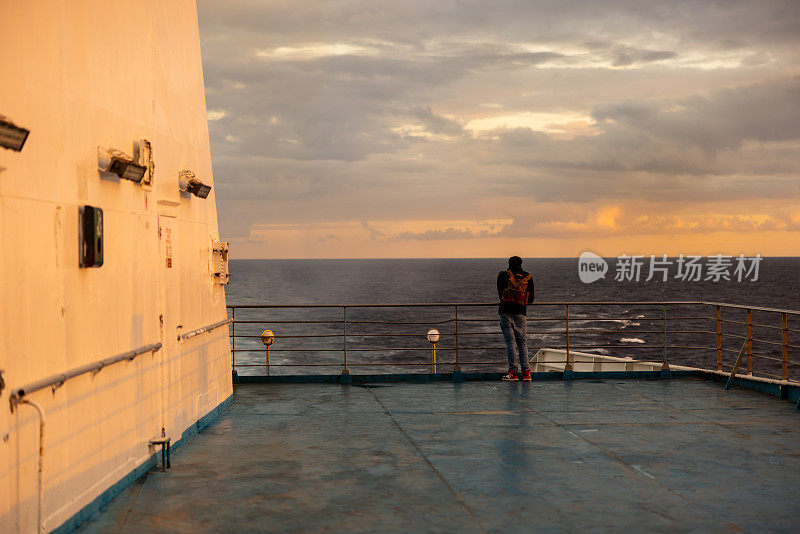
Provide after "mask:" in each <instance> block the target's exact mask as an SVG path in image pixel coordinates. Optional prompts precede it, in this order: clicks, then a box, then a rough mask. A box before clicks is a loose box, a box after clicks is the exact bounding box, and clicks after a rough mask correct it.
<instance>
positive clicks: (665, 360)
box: [661, 304, 669, 371]
mask: <svg viewBox="0 0 800 534" xmlns="http://www.w3.org/2000/svg"><path fill="white" fill-rule="evenodd" d="M661 369H662V370H663V371H669V364H668V363H667V305H666V304H664V363H662V364H661Z"/></svg>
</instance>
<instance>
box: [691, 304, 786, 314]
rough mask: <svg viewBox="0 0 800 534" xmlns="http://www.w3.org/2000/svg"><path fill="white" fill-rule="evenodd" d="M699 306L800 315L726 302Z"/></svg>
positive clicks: (778, 309)
mask: <svg viewBox="0 0 800 534" xmlns="http://www.w3.org/2000/svg"><path fill="white" fill-rule="evenodd" d="M698 304H705V305H707V306H720V307H722V308H737V309H740V310H752V311H763V312H772V313H788V314H789V315H800V311H798V310H784V309H781V308H765V307H763V306H744V305H742V304H727V303H724V302H699V303H698Z"/></svg>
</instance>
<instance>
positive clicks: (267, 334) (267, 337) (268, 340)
mask: <svg viewBox="0 0 800 534" xmlns="http://www.w3.org/2000/svg"><path fill="white" fill-rule="evenodd" d="M274 341H275V334H273V333H272V330H264V331H263V332H261V342H262V343H263V344H264V346H265V347H267V354H266V357H267V358H266V362H267V376H269V375H270V369H269V368H270V366H271V365H272V358H271V357H270V354H269V346H270V345H272V343H273V342H274Z"/></svg>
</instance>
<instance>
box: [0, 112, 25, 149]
mask: <svg viewBox="0 0 800 534" xmlns="http://www.w3.org/2000/svg"><path fill="white" fill-rule="evenodd" d="M29 133H30V130H26V129H25V128H20V127H19V126H17V125H16V124H14V123H13V122H11V121H10V120H8V119H7V118H6V117H5V116H3V115H0V146H2V147H3V148H8V149H11V150H15V151H17V152H19V151H20V150H22V147H23V146H25V141H26V140H27V139H28V134H29Z"/></svg>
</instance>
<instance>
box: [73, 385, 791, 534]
mask: <svg viewBox="0 0 800 534" xmlns="http://www.w3.org/2000/svg"><path fill="white" fill-rule="evenodd" d="M799 436H800V414H798V413H797V412H795V410H794V406H793V404H792V403H790V402H787V401H781V400H778V399H776V398H773V397H769V396H767V395H763V394H760V393H756V392H753V391H749V390H744V389H738V388H734V389H733V390H731V391H727V392H725V391H723V389H722V385H721V384H719V383H717V382H707V381H704V380H702V379H672V380H632V379H628V380H624V379H619V380H617V379H614V380H608V379H607V380H576V381H560V380H550V381H537V382H533V383H504V382H499V381H498V382H488V381H484V382H464V383H452V382H436V383H393V384H385V385H371V386H367V387H365V386H352V385H351V386H346V385H338V384H247V385H238V386H236V389H235V401H234V403H233V405H232V406H231V407H230V408H229V409H228V410H227V411H226V412H225V413H224V414H223V415H222V416H221V417H220V419H219V420H218V421H217V422H216V423H215V424H214V425H212V426H210V427H208V428H207V429H205V430H204V431H202V432H201V434H200V435H198V436H196V437H195V438H193V439H192V440H190V441H189V443H188V444H187V445H186V446H185V447H184V448H183V449H181V450H180V451H179V452H178V453H177V454H176V455H175V456H174V457H173V463H172V469H170V470H168V471H167V472H164V473H162V472H160V471H158V470H153V471H151V472H150V473H149V474H148V475H147V476H145V477H144V478H143V479H140V480H139V481H138V482H136V483H134V484H133V485H132V486H130V487H129V488H127V489H126V490H125V491H124V492H123V493H122V494H121V495H120V496H118V497H117V498H116V499H115V500H114V501H112V503H110V504H109V505H108V506H107V508H106V509H105V510H104V511H103V512H101V514H99V516H98V517H96V518H95V519H94V520H93V521H92V522H90V523H88V524H86V525H84V526H83V527H82V528H81V529H80V530H81V531H83V532H148V531H169V532H198V531H199V532H205V531H215V532H263V531H303V532H323V531H357V532H386V531H395V532H404V531H429V532H444V531H453V532H485V531H531V530H537V531H538V530H542V531H554V532H558V531H573V530H579V529H580V530H584V529H588V530H592V531H608V532H619V531H624V530H632V531H642V530H648V531H673V530H676V529H679V530H682V531H685V530H696V531H704V532H716V531H731V530H733V531H736V530H738V529H743V530H745V531H754V530H767V531H773V532H780V531H786V532H790V531H791V532H796V531H797V525H798V521H800V484H799V483H798V481H800V439H798V437H799Z"/></svg>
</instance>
